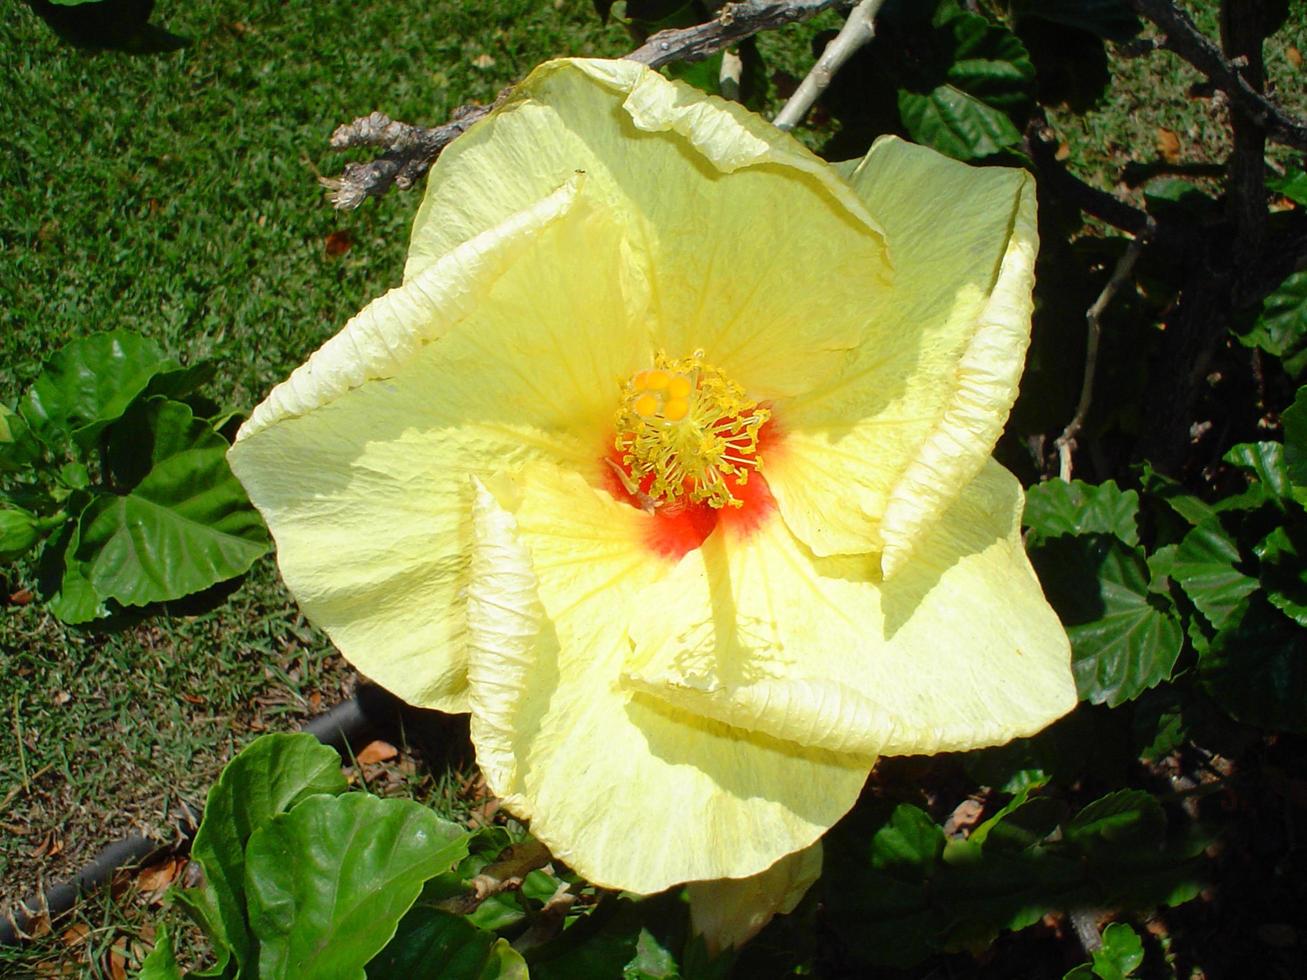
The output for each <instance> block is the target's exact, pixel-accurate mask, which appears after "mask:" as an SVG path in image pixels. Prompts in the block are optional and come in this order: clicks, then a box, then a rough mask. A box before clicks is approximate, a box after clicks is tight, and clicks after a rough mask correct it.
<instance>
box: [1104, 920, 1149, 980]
mask: <svg viewBox="0 0 1307 980" xmlns="http://www.w3.org/2000/svg"><path fill="white" fill-rule="evenodd" d="M1143 962H1144V944H1143V942H1142V941H1141V940H1140V938H1139V934H1138V933H1137V932H1135V931H1134V930H1133V929H1131V928H1130V927H1129V926H1128V925H1126V924H1125V923H1124V922H1113V923H1112V924H1111V925H1110V926H1108V927H1107V928H1106V929H1104V930H1103V945H1102V946H1100V947H1099V948H1098V949H1096V950H1094V972H1095V973H1097V974H1098V975H1099V976H1100V977H1101V978H1102V980H1122V978H1124V977H1128V976H1130V974H1132V973H1134V972H1135V970H1137V969H1139V967H1140V966H1142V965H1143Z"/></svg>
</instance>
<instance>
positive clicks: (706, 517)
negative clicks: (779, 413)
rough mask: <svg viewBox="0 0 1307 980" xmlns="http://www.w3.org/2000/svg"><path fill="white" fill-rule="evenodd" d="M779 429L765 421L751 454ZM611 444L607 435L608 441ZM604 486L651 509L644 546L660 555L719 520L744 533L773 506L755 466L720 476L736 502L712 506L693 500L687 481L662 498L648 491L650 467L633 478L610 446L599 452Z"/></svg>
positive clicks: (699, 536)
mask: <svg viewBox="0 0 1307 980" xmlns="http://www.w3.org/2000/svg"><path fill="white" fill-rule="evenodd" d="M778 435H779V430H778V428H777V426H776V424H775V423H774V422H771V421H769V422H767V423H766V424H764V425H763V426H762V427H761V428H760V429H759V432H758V444H757V447H756V448H755V449H754V451H753V454H752V455H754V456H757V457H758V458H761V454H762V453H763V451H764V450H765V449H766V448H767V447H768V446H769V445H774V444H775V442H776V439H777V437H778ZM609 445H610V446H611V445H612V440H610V441H609ZM604 462H605V464H606V465H605V467H604V473H605V480H604V482H605V489H607V490H608V492H609V493H611V494H612V495H613V497H615V498H616V499H617V500H621V501H623V502H625V503H628V504H630V505H631V506H633V507H639V508H640V509H642V510H645V511H648V512H650V513H651V514H652V516H653V520H652V521H650V523H649V529H648V532H647V534H646V537H645V542H644V543H645V546H646V547H648V548H649V550H650V551H652V552H653V553H654V554H657V555H659V556H661V557H663V558H669V559H672V560H677V559H679V558H681V557H683V556H684V555H686V554H688V553H689V552H691V551H693V550H694V549H695V548H697V547H699V546H700V545H701V544H703V542H704V541H705V540H706V539H707V537H708V535H710V534H712V532H713V531H714V530H715V529H716V528H717V525H718V524H721V525H723V526H724V527H729V528H731V529H732V530H734V531H735V532H737V533H748V532H749V531H751V530H753V529H754V528H756V527H758V526H760V525H761V524H762V522H763V520H764V518H766V517H767V515H768V514H770V513H771V512H772V510H773V509H774V508H775V507H776V500H775V498H774V497H772V494H771V489H770V488H769V487H768V486H767V480H766V479H765V478H764V477H763V475H762V474H761V473H759V472H757V471H756V470H755V471H754V472H752V473H751V474H749V475H748V477H747V478H746V479H745V480H744V481H743V482H741V481H740V479H739V478H737V477H735V476H733V475H727V476H726V477H725V478H724V479H725V482H726V486H727V488H728V489H729V490H730V492H731V495H732V496H733V497H734V498H735V499H736V500H738V501H739V505H738V506H731V507H714V506H713V505H712V504H710V503H708V502H707V501H698V502H695V501H693V500H692V499H691V497H690V493H689V491H690V490H691V489H692V488H691V487H688V486H687V487H686V494H685V495H684V496H681V497H679V498H678V499H677V500H675V501H673V502H670V503H667V502H661V501H659V500H656V499H654V498H653V497H652V496H650V493H649V491H650V488H651V487H652V485H653V482H654V475H653V474H652V473H647V474H645V475H644V476H643V477H642V478H640V479H639V480H637V479H636V478H635V475H634V474H633V473H632V472H631V466H630V464H629V463H626V464H624V463H623V462H622V453H620V452H619V451H617V450H615V449H610V450H609V452H608V454H607V455H606V456H605V457H604Z"/></svg>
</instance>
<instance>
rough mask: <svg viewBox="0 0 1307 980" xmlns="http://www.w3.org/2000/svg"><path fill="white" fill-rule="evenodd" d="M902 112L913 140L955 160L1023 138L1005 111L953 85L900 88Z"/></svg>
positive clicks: (984, 153) (989, 152)
mask: <svg viewBox="0 0 1307 980" xmlns="http://www.w3.org/2000/svg"><path fill="white" fill-rule="evenodd" d="M899 115H900V116H901V117H902V119H903V125H904V127H905V128H906V129H907V131H908V135H909V136H911V137H912V139H913V140H915V141H916V142H918V143H924V144H926V145H927V146H929V147H932V148H933V149H936V150H939V152H941V153H945V154H947V155H949V156H951V157H953V158H954V159H956V160H975V159H978V158H980V157H987V156H990V155H992V154H994V153H998V152H999V151H1000V150H1003V149H1005V148H1007V147H1009V146H1013V145H1015V144H1016V143H1019V142H1020V141H1021V133H1020V132H1019V131H1018V130H1017V128H1016V127H1015V126H1014V125H1012V121H1011V120H1010V119H1008V117H1007V116H1006V115H1005V114H1004V113H1003V112H1002V111H1000V110H998V109H995V108H993V107H992V106H989V105H987V104H985V103H984V102H982V101H980V100H979V99H977V98H976V97H975V96H973V95H968V94H967V93H966V92H963V91H961V90H959V89H957V88H955V87H954V86H952V85H941V86H939V87H938V88H935V89H933V90H931V91H930V92H926V93H921V92H910V91H906V90H904V91H901V92H899Z"/></svg>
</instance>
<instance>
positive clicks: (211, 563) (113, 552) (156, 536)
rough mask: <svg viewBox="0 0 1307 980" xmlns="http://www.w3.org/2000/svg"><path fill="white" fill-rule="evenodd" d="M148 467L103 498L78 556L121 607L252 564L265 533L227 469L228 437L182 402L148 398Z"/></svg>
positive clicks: (86, 522) (181, 591)
mask: <svg viewBox="0 0 1307 980" xmlns="http://www.w3.org/2000/svg"><path fill="white" fill-rule="evenodd" d="M147 413H148V416H149V425H150V431H151V433H152V435H153V452H152V454H151V459H150V462H151V468H150V470H149V472H148V473H147V474H145V475H144V477H143V478H142V479H141V480H140V482H139V483H137V484H136V485H135V486H134V487H132V489H131V491H130V492H128V493H125V494H120V495H119V494H115V495H104V496H101V497H97V498H96V499H95V500H94V501H92V503H91V505H90V506H89V507H88V508H87V510H86V513H85V515H83V518H82V531H81V542H80V544H79V546H78V548H77V553H76V556H77V559H78V561H80V562H83V563H84V564H85V565H86V567H87V574H88V577H89V579H90V581H91V583H92V585H93V586H94V588H95V590H96V592H97V593H99V594H100V595H101V596H103V597H105V598H112V599H115V600H117V601H118V602H120V603H122V604H123V605H125V606H142V605H146V604H147V603H151V602H164V601H167V600H170V599H177V598H180V597H182V596H185V595H190V594H191V593H193V592H199V591H200V590H201V589H205V588H208V587H209V586H210V585H213V584H214V583H216V582H221V581H224V580H226V579H229V578H234V577H235V576H237V575H240V574H242V573H244V572H245V571H247V570H248V569H249V567H250V566H251V565H252V564H254V561H255V560H256V559H257V558H259V557H260V556H262V555H263V554H264V553H266V552H267V550H268V546H269V545H268V535H267V531H266V530H265V529H264V526H263V522H262V521H261V520H260V518H259V516H258V514H257V513H256V512H255V510H254V508H253V507H252V506H251V505H250V503H249V499H248V498H247V497H246V496H245V491H244V489H243V488H242V487H241V485H240V483H239V482H237V480H236V478H235V476H233V475H232V472H231V470H230V469H229V468H228V466H227V458H226V452H227V442H226V440H225V439H223V438H222V437H221V436H220V435H218V434H217V433H216V432H214V431H213V430H212V429H210V428H209V426H208V425H207V424H206V423H205V422H203V421H201V420H199V419H196V418H194V416H192V414H191V410H190V408H188V407H187V406H186V405H184V404H182V403H181V402H173V401H167V400H164V399H152V400H151V401H150V402H149V405H148V409H147Z"/></svg>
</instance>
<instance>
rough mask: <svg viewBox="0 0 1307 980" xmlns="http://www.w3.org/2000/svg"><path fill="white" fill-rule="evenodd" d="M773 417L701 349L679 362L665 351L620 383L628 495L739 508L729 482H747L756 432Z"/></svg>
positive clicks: (620, 442)
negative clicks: (640, 490) (709, 361)
mask: <svg viewBox="0 0 1307 980" xmlns="http://www.w3.org/2000/svg"><path fill="white" fill-rule="evenodd" d="M769 418H771V412H769V411H768V410H767V409H765V408H759V407H758V405H757V403H756V402H752V401H749V400H748V399H747V398H745V396H744V389H743V388H741V387H740V386H739V385H738V384H736V383H735V382H734V381H731V380H730V379H729V378H727V377H726V375H724V374H722V372H721V371H719V370H717V369H716V368H715V367H713V366H711V365H709V364H705V363H704V361H703V351H695V352H694V353H693V354H692V355H691V356H689V357H681V358H677V359H675V360H673V359H671V358H669V357H668V356H667V355H666V354H664V353H662V352H661V351H660V352H659V353H658V355H657V356H656V357H655V358H654V366H653V367H652V368H650V369H649V370H647V371H638V372H636V373H635V374H633V375H632V376H631V377H630V378H629V379H628V380H627V381H626V383H625V384H623V385H622V405H621V408H619V409H618V411H617V442H616V446H617V450H618V452H620V453H621V454H622V464H623V466H624V467H625V471H624V475H625V476H626V477H627V478H628V479H629V482H627V489H628V490H631V491H632V492H635V488H638V487H640V486H641V485H642V484H643V483H644V481H645V479H646V478H647V477H648V476H650V475H651V474H652V476H653V482H652V483H651V484H650V485H649V488H648V490H647V491H646V493H647V496H649V497H651V498H652V499H653V501H654V503H655V504H656V505H657V504H667V503H674V502H676V501H678V500H680V499H681V498H682V497H688V498H689V499H690V500H691V501H692V502H694V503H700V502H703V503H707V504H708V505H710V506H712V507H739V506H740V505H741V502H740V500H739V499H738V498H736V497H735V496H734V494H732V493H731V489H730V486H729V485H728V484H727V481H726V478H727V477H728V476H729V477H733V478H734V480H735V482H736V483H739V484H743V483H746V482H747V481H748V479H749V471H750V470H754V469H758V468H759V467H760V466H761V465H762V464H761V460H759V459H758V458H757V450H758V430H759V429H760V428H762V425H763V423H764V422H766V421H767V420H768V419H769Z"/></svg>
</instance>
